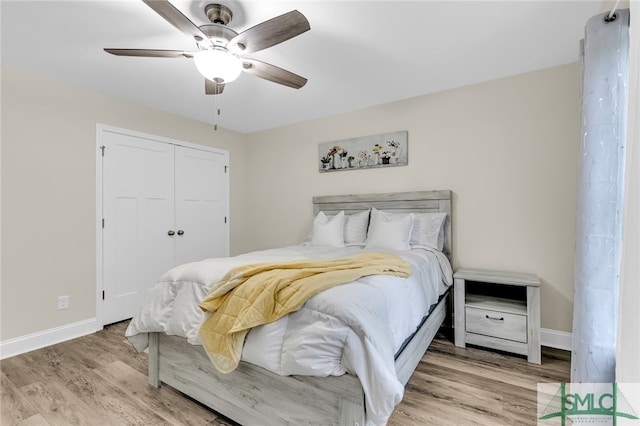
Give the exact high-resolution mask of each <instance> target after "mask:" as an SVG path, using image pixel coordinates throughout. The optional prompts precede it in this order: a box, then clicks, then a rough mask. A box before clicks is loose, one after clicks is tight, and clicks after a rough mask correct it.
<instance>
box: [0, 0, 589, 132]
mask: <svg viewBox="0 0 640 426" xmlns="http://www.w3.org/2000/svg"><path fill="white" fill-rule="evenodd" d="M214 1H215V0H193V1H188V0H173V1H172V3H173V4H174V5H175V6H176V7H177V8H178V9H180V10H181V11H182V13H184V14H185V15H186V16H187V17H189V19H191V21H193V22H194V23H196V24H197V25H201V24H204V23H208V20H207V18H206V16H205V14H204V12H203V10H204V5H206V4H207V3H212V2H214ZM220 2H221V3H223V4H225V5H227V6H228V7H230V8H231V9H232V11H233V12H234V17H233V20H232V22H231V23H230V24H229V26H230V27H231V28H233V29H235V30H236V31H238V32H241V31H242V30H244V29H247V28H249V27H251V26H253V25H255V24H258V23H260V22H262V21H265V20H267V19H269V18H272V17H275V16H277V15H280V14H282V13H286V12H288V11H290V10H293V9H298V10H299V11H300V12H302V13H303V14H304V15H305V16H306V17H307V19H308V20H309V22H310V24H311V31H308V32H306V33H304V34H302V35H300V36H298V37H295V38H293V39H291V40H288V41H286V42H284V43H282V44H279V45H276V46H273V47H271V48H269V49H266V50H264V51H261V52H258V53H256V54H252V55H247V56H248V57H252V58H255V59H259V60H262V61H265V62H269V63H271V64H273V65H277V66H279V67H281V68H285V69H288V70H290V71H293V72H295V73H297V74H300V75H302V76H304V77H307V78H308V79H309V82H308V83H307V85H306V86H304V87H303V88H302V89H299V90H295V89H291V88H288V87H285V86H280V85H278V84H275V83H272V82H268V81H266V80H262V79H259V78H256V77H254V76H251V75H248V74H243V75H241V76H240V77H239V78H238V80H236V81H235V82H232V83H229V84H228V85H227V86H226V88H225V91H224V93H223V94H222V96H220V98H219V102H220V106H221V108H222V115H221V116H220V117H219V119H218V123H219V126H221V127H225V128H228V129H232V130H236V131H239V132H242V133H250V132H255V131H259V130H263V129H268V128H274V127H279V126H282V125H286V124H291V123H297V122H302V121H306V120H311V119H315V118H319V117H325V116H330V115H334V114H339V113H343V112H347V111H353V110H357V109H361V108H366V107H369V106H373V105H379V104H383V103H387V102H392V101H396V100H400V99H406V98H410V97H414V96H419V95H423V94H427V93H433V92H437V91H442V90H446V89H451V88H455V87H460V86H465V85H469V84H473V83H477V82H481V81H487V80H492V79H496V78H501V77H504V76H508V75H513V74H519V73H523V72H527V71H532V70H537V69H541V68H547V67H551V66H555V65H560V64H566V63H569V62H573V61H576V60H577V56H578V53H577V52H578V45H579V40H580V39H581V38H582V36H583V30H584V24H585V22H586V21H587V19H588V18H590V17H591V16H593V15H596V14H598V13H599V11H600V9H601V7H602V2H601V1H594V0H586V1H577V0H573V1H566V2H563V1H540V0H538V1H495V2H493V1H452V0H449V1H415V0H414V1H406V2H405V1H318V0H300V1H278V0H276V1H273V0H269V1H228V0H223V1H220ZM0 7H1V9H0V13H1V17H2V33H1V36H2V50H1V53H2V64H3V65H9V66H13V67H17V68H21V69H26V70H29V71H32V72H34V73H37V74H42V75H44V76H47V77H49V78H52V79H56V80H63V81H67V82H71V83H73V84H76V85H79V86H83V87H87V88H90V89H93V90H97V91H100V92H104V93H107V94H110V95H113V96H117V97H120V98H125V99H128V100H131V101H135V102H139V103H141V104H145V105H149V106H153V107H156V108H159V109H162V110H166V111H169V112H172V113H175V114H179V115H183V116H187V117H191V118H193V119H196V120H200V121H204V122H208V123H213V120H214V110H215V108H214V105H215V100H214V98H215V97H214V96H206V95H205V94H204V81H203V78H202V77H201V76H200V74H199V73H198V71H197V70H196V68H195V65H194V64H193V63H192V60H191V59H186V58H180V59H166V58H133V57H116V56H112V55H109V54H107V53H105V52H104V51H103V50H102V49H103V48H104V47H112V48H150V49H183V50H188V51H193V50H195V49H196V47H195V44H194V43H193V42H192V41H191V39H190V38H189V37H187V36H185V35H183V34H182V33H181V32H179V31H178V30H177V29H175V28H174V27H173V26H172V25H170V24H169V23H168V22H166V21H165V20H164V19H163V18H161V17H160V16H159V15H157V14H156V13H155V12H154V11H153V10H151V9H150V8H149V7H148V6H147V5H145V4H144V3H143V2H142V1H139V0H125V1H117V0H109V1H95V0H84V1H29V0H21V1H7V0H3V1H1V2H0Z"/></svg>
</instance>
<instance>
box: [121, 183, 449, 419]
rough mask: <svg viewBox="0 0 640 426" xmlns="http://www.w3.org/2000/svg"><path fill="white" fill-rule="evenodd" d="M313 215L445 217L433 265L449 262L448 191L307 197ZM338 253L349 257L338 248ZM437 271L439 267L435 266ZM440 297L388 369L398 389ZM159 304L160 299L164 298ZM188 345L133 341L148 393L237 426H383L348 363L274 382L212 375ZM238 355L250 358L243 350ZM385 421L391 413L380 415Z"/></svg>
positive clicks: (257, 370) (199, 352)
mask: <svg viewBox="0 0 640 426" xmlns="http://www.w3.org/2000/svg"><path fill="white" fill-rule="evenodd" d="M313 209H314V216H315V217H316V218H317V217H318V216H319V215H320V214H325V215H327V216H328V217H332V216H337V215H339V214H341V213H340V212H344V213H343V214H345V215H347V216H348V215H351V214H354V213H357V212H362V211H363V210H369V209H376V210H379V211H384V212H388V213H389V214H391V215H393V214H396V215H399V214H404V213H445V214H446V219H445V220H444V222H443V226H442V233H441V238H442V242H441V245H442V247H441V252H440V253H438V254H439V256H440V258H442V257H444V256H446V257H448V260H449V261H450V260H451V253H452V238H451V222H452V221H451V192H450V191H416V192H406V193H386V194H357V195H336V196H318V197H313ZM443 216H444V215H443ZM294 250H298V249H297V248H295V249H294ZM412 251H413V250H412ZM430 251H433V250H430ZM345 252H350V251H349V250H348V248H345ZM420 253H422V252H421V251H420ZM420 255H421V256H422V254H420ZM425 256H426V255H425ZM440 263H441V264H442V260H440ZM449 268H450V265H449ZM449 271H450V269H449ZM349 285H350V284H349ZM340 287H346V285H345V286H340ZM332 290H333V289H332ZM439 293H440V294H438V297H436V300H435V301H434V303H432V304H431V307H430V313H429V314H428V315H427V316H424V318H423V319H422V320H421V322H420V323H419V325H418V328H417V329H416V330H415V331H414V332H412V333H410V334H409V337H408V338H407V339H405V340H404V341H403V342H402V345H401V347H400V349H398V351H397V352H396V353H395V354H394V360H392V363H393V365H392V368H393V369H394V370H395V372H394V374H395V376H396V377H397V381H398V382H399V383H400V384H401V385H402V386H404V385H406V383H407V382H408V381H409V378H410V377H411V374H412V373H413V371H414V370H415V368H416V367H417V365H418V363H419V361H420V359H421V358H422V356H423V355H424V353H425V351H426V350H427V348H428V346H429V344H430V343H431V341H432V339H433V338H434V336H435V334H436V333H437V331H438V329H439V328H440V326H441V325H442V323H443V321H444V320H445V317H446V316H447V303H448V302H447V300H448V293H449V292H448V289H447V288H446V286H444V290H440V291H439ZM163 298H165V299H166V298H167V296H166V295H165V296H163ZM311 300H313V299H310V301H311ZM163 303H164V302H163ZM171 303H174V302H171ZM175 303H178V302H175ZM135 320H136V318H134V321H135ZM132 324H133V323H132ZM132 324H130V326H129V328H131V327H132ZM139 324H140V321H139V320H138V325H139ZM142 329H143V328H142V327H138V329H137V330H134V331H132V332H129V330H128V331H127V336H128V337H129V339H130V340H132V339H135V338H136V337H140V336H141V335H142V333H141V332H140V331H141V330H142ZM252 333H254V331H252V332H251V333H250V334H249V336H247V343H246V345H249V346H250V347H251V345H253V346H252V347H253V348H254V349H253V352H256V346H255V345H256V344H255V343H251V342H255V341H256V340H259V338H258V337H256V338H254V339H253V340H249V337H250V336H251V334H252ZM255 333H258V332H257V331H256V332H255ZM180 334H182V335H180ZM265 336H266V337H265ZM268 337H269V334H268V333H267V334H264V333H263V340H264V341H266V338H268ZM192 340H193V336H191V339H190V338H189V335H188V333H177V332H176V331H175V330H172V331H171V332H169V331H167V330H164V329H163V330H159V329H157V330H154V327H148V328H147V330H146V332H145V333H144V343H143V344H141V343H140V342H138V343H137V345H136V343H134V341H133V340H132V343H134V346H136V348H138V349H141V348H142V347H144V346H146V345H148V350H149V383H150V384H151V385H153V386H154V387H159V386H160V385H161V383H165V384H167V385H170V386H172V387H173V388H175V389H177V390H179V391H180V392H182V393H184V394H186V395H188V396H189V397H191V398H193V399H195V400H197V401H199V402H201V403H203V404H205V405H206V406H208V407H210V408H211V409H213V410H214V411H216V412H218V413H221V414H223V415H225V416H226V417H228V418H230V419H232V420H234V421H236V422H238V423H240V424H243V425H285V424H296V425H302V424H312V425H365V424H368V425H372V424H380V423H381V422H383V420H380V417H378V418H374V416H373V415H372V414H371V413H372V412H373V411H374V410H372V409H371V407H372V405H371V404H372V402H371V399H366V397H367V396H370V395H365V389H368V390H369V392H371V390H372V389H375V383H376V382H375V380H373V383H366V382H367V381H369V382H371V379H369V378H367V379H366V380H365V379H364V375H363V374H361V376H362V377H363V380H362V382H361V380H360V379H359V378H358V377H357V376H356V375H355V374H349V373H353V370H355V371H361V370H358V369H357V368H354V367H353V366H352V365H351V364H353V365H355V363H353V362H352V363H351V364H349V367H348V368H347V369H346V371H347V374H342V375H328V376H326V377H322V376H321V375H320V376H316V375H302V374H293V375H280V374H276V373H274V372H272V371H269V370H268V369H266V368H264V367H263V366H260V365H256V364H254V363H252V362H247V361H244V360H243V361H241V362H240V364H239V365H238V367H237V368H236V369H235V370H233V371H232V372H231V373H228V374H223V373H220V372H219V371H218V370H217V369H216V368H215V367H214V365H213V364H212V363H211V361H210V359H209V357H208V355H207V354H206V353H205V351H204V350H203V348H202V346H199V345H197V344H192V343H193V341H192ZM190 341H191V343H190ZM245 350H246V351H248V352H249V350H248V349H247V346H245ZM243 359H244V352H243ZM374 379H375V378H374ZM400 398H401V394H400ZM365 401H367V402H365ZM397 402H399V401H398V400H397V399H396V401H395V402H393V404H394V405H395V404H397ZM367 405H369V407H370V410H369V414H367V411H366V407H367ZM376 409H377V408H376ZM391 410H392V408H391ZM388 414H390V413H387V414H385V415H388Z"/></svg>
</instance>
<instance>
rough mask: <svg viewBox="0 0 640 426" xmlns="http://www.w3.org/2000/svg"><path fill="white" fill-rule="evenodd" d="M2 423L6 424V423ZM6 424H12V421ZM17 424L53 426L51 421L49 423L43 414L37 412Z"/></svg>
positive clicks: (17, 425)
mask: <svg viewBox="0 0 640 426" xmlns="http://www.w3.org/2000/svg"><path fill="white" fill-rule="evenodd" d="M2 424H3V425H4V424H5V423H2ZM6 424H7V425H10V424H11V423H6ZM16 426H51V423H49V422H48V421H47V420H46V419H45V418H44V417H42V414H36V415H33V416H31V417H29V418H28V419H24V420H21V421H19V422H18V423H16Z"/></svg>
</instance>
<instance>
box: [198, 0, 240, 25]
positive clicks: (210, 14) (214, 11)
mask: <svg viewBox="0 0 640 426" xmlns="http://www.w3.org/2000/svg"><path fill="white" fill-rule="evenodd" d="M204 13H206V14H207V18H209V20H210V21H211V22H212V23H213V24H222V25H227V24H228V23H229V22H231V19H232V18H233V12H231V9H229V8H228V7H227V6H225V5H222V4H219V3H211V4H208V5H206V6H205V7H204Z"/></svg>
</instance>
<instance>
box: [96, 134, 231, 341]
mask: <svg viewBox="0 0 640 426" xmlns="http://www.w3.org/2000/svg"><path fill="white" fill-rule="evenodd" d="M105 132H110V133H119V134H123V135H127V136H132V137H138V138H144V139H150V140H153V141H156V142H158V143H166V144H171V145H174V146H183V147H186V148H192V149H198V150H201V151H208V152H212V153H216V154H221V155H223V156H225V157H226V159H227V164H228V163H229V151H227V150H223V149H219V148H213V147H209V146H206V145H198V144H193V143H189V142H184V141H180V140H176V139H170V138H165V137H162V136H157V135H152V134H148V133H143V132H138V131H134V130H129V129H125V128H120V127H114V126H109V125H106V124H101V123H97V124H96V157H95V158H96V222H95V230H96V331H100V330H102V329H103V328H104V312H103V293H102V292H103V290H104V278H103V277H104V265H103V255H104V252H103V234H102V232H103V218H104V215H103V214H104V209H103V170H102V157H103V155H104V150H103V146H104V143H103V135H104V133H105ZM226 184H227V191H226V193H227V200H226V204H227V206H226V212H225V216H226V217H227V222H226V224H227V227H229V225H230V224H229V198H230V194H229V179H228V174H227V182H226ZM228 229H229V228H228ZM226 238H227V241H226V242H225V244H226V247H227V251H228V250H229V246H230V242H229V232H227V233H226Z"/></svg>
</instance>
